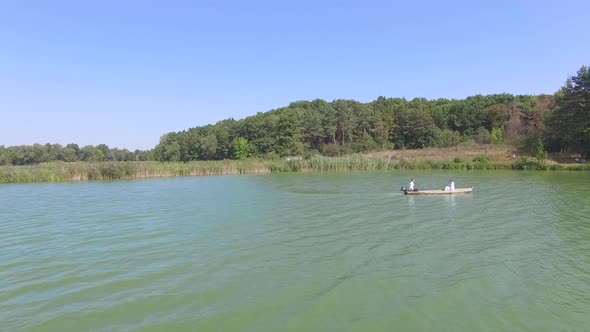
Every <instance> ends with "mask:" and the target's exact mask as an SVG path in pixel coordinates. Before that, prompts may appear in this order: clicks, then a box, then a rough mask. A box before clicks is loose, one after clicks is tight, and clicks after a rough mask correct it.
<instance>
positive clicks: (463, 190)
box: [402, 187, 473, 195]
mask: <svg viewBox="0 0 590 332" xmlns="http://www.w3.org/2000/svg"><path fill="white" fill-rule="evenodd" d="M402 191H403V192H404V194H406V195H449V194H467V193H470V192H472V191H473V187H471V188H457V189H454V190H444V189H441V190H416V191H407V190H402Z"/></svg>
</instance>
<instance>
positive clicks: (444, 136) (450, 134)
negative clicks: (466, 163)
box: [436, 129, 461, 148]
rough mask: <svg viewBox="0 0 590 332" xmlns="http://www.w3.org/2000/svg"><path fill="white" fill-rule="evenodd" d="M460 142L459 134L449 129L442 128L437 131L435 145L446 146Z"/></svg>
mask: <svg viewBox="0 0 590 332" xmlns="http://www.w3.org/2000/svg"><path fill="white" fill-rule="evenodd" d="M459 143H461V135H459V134H458V133H457V132H454V131H452V130H449V129H445V130H442V131H440V132H439V133H438V135H437V139H436V146H437V147H440V148H447V147H451V146H455V145H457V144H459Z"/></svg>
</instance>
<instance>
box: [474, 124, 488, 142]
mask: <svg viewBox="0 0 590 332" xmlns="http://www.w3.org/2000/svg"><path fill="white" fill-rule="evenodd" d="M474 139H475V141H476V142H477V143H479V144H490V141H491V138H490V132H489V131H488V130H487V129H485V128H484V127H479V128H477V132H476V133H475V136H474Z"/></svg>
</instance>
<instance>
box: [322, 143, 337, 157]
mask: <svg viewBox="0 0 590 332" xmlns="http://www.w3.org/2000/svg"><path fill="white" fill-rule="evenodd" d="M339 150H340V149H339V148H338V145H336V144H334V143H330V144H325V145H322V155H324V156H327V157H336V156H337V155H338V154H339V152H340V151H339Z"/></svg>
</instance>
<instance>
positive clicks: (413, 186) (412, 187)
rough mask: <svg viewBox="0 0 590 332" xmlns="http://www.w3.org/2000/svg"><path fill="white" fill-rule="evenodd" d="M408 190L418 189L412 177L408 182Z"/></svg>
mask: <svg viewBox="0 0 590 332" xmlns="http://www.w3.org/2000/svg"><path fill="white" fill-rule="evenodd" d="M408 191H418V188H416V184H415V180H414V179H412V180H411V181H410V183H409V184H408Z"/></svg>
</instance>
